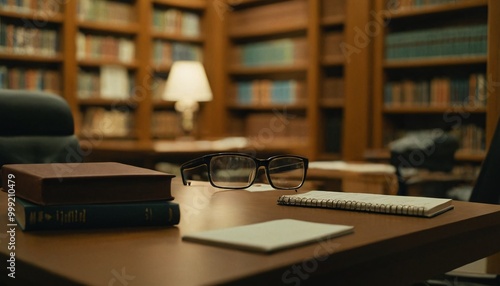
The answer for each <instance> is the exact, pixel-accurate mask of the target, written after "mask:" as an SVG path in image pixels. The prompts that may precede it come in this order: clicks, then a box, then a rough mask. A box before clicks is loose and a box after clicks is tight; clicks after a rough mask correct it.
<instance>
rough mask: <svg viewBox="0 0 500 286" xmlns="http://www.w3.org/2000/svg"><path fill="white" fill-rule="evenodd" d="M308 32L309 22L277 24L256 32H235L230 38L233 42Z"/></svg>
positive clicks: (255, 30) (258, 29)
mask: <svg viewBox="0 0 500 286" xmlns="http://www.w3.org/2000/svg"><path fill="white" fill-rule="evenodd" d="M306 30H307V22H303V21H296V22H286V23H281V22H277V23H276V25H272V26H262V27H258V28H256V29H254V30H246V31H233V32H230V34H229V37H230V38H231V39H232V40H242V39H248V38H258V37H265V36H274V37H276V36H282V35H293V34H298V33H305V32H306Z"/></svg>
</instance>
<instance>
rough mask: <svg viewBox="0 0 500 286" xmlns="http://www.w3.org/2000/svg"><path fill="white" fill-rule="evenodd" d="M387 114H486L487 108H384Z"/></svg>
mask: <svg viewBox="0 0 500 286" xmlns="http://www.w3.org/2000/svg"><path fill="white" fill-rule="evenodd" d="M383 112H384V113H386V114H432V113H436V114H453V113H478V114H481V113H485V112H486V107H485V106H481V107H474V106H471V107H467V106H442V107H435V106H404V107H384V110H383Z"/></svg>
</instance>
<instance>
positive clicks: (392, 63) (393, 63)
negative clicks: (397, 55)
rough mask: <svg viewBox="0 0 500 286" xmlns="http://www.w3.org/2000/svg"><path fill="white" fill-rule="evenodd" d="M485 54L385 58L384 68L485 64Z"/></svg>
mask: <svg viewBox="0 0 500 286" xmlns="http://www.w3.org/2000/svg"><path fill="white" fill-rule="evenodd" d="M486 63H487V56H462V57H454V56H449V57H439V58H437V57H436V58H419V59H404V60H385V61H384V64H383V66H384V68H386V69H401V68H417V67H438V66H464V65H478V64H486Z"/></svg>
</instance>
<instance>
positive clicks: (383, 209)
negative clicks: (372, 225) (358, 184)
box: [278, 195, 425, 216]
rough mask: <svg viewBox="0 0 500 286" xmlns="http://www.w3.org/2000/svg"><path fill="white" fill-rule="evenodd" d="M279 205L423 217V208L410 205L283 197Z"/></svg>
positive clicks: (279, 200) (280, 198) (279, 199)
mask: <svg viewBox="0 0 500 286" xmlns="http://www.w3.org/2000/svg"><path fill="white" fill-rule="evenodd" d="M278 204H279V205H285V206H301V207H319V208H329V209H340V210H350V211H361V212H363V211H364V212H375V213H385V214H398V215H409V216H425V209H424V208H423V207H415V206H412V205H390V204H372V203H365V202H357V201H350V200H347V201H346V200H335V199H325V200H317V199H310V198H300V197H298V198H290V197H288V196H286V195H283V196H281V197H279V198H278Z"/></svg>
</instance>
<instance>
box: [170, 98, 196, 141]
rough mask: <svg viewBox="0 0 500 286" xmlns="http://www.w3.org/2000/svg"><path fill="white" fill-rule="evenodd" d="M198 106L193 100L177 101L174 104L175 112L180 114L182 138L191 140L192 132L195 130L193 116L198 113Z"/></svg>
mask: <svg viewBox="0 0 500 286" xmlns="http://www.w3.org/2000/svg"><path fill="white" fill-rule="evenodd" d="M198 108H199V104H198V102H196V101H193V100H179V101H177V102H176V103H175V110H177V111H178V112H179V113H181V127H182V131H183V133H184V134H183V137H188V138H190V137H191V138H193V139H191V140H194V136H193V131H194V129H195V120H194V119H195V114H196V111H198ZM179 140H180V138H179Z"/></svg>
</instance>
